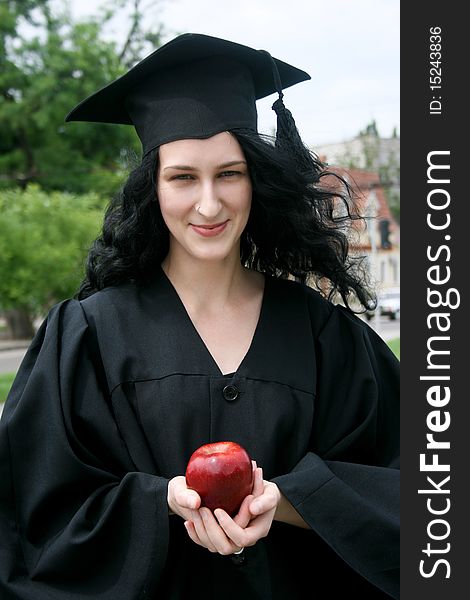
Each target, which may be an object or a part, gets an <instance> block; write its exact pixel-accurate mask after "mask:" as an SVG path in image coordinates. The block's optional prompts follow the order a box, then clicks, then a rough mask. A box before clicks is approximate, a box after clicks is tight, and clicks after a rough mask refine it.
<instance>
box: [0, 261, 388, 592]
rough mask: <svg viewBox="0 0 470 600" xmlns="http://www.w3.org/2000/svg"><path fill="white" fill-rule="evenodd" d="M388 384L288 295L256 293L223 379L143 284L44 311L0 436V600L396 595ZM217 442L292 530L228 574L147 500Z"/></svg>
mask: <svg viewBox="0 0 470 600" xmlns="http://www.w3.org/2000/svg"><path fill="white" fill-rule="evenodd" d="M398 381H399V380H398V361H397V360H396V359H395V357H394V355H393V354H392V353H391V352H390V350H389V349H388V347H387V346H386V344H385V343H384V342H383V341H382V340H381V339H380V338H379V337H378V336H377V335H376V334H375V333H374V332H373V330H372V329H371V328H369V327H368V326H367V324H365V323H364V322H362V321H361V320H360V319H358V318H356V317H355V316H354V315H352V314H350V313H349V312H348V311H347V310H345V309H344V308H343V307H340V306H334V305H332V304H331V303H329V302H327V301H326V300H324V299H323V298H322V297H321V296H320V295H319V294H318V293H317V292H315V291H313V290H312V289H310V288H308V287H307V286H304V285H301V284H299V283H296V282H292V281H284V280H277V279H274V278H270V277H268V278H267V279H266V287H265V293H264V299H263V304H262V309H261V315H260V319H259V322H258V325H257V328H256V332H255V335H254V338H253V341H252V344H251V347H250V349H249V351H248V353H247V355H246V356H245V358H244V359H243V361H242V363H241V365H240V367H239V368H238V370H237V371H236V372H235V373H234V374H233V375H231V376H229V377H227V376H224V375H223V374H222V373H221V371H220V369H219V368H218V366H217V364H216V363H215V361H214V359H213V358H212V356H211V355H210V353H209V351H208V349H207V348H206V346H205V345H204V343H203V341H202V339H201V337H200V336H199V335H198V333H197V331H196V329H195V328H194V326H193V324H192V322H191V321H190V319H189V316H188V314H187V312H186V311H185V309H184V306H183V304H182V302H181V300H180V299H179V297H178V295H177V293H176V290H175V289H174V288H173V286H172V285H171V282H170V281H169V280H168V278H167V277H166V275H165V274H164V272H163V271H162V270H161V269H159V270H158V273H157V275H156V277H155V280H154V281H153V282H152V283H151V284H149V285H146V286H145V287H140V288H139V287H136V286H134V285H132V284H128V285H123V286H116V287H110V288H106V289H104V290H102V291H101V292H98V293H96V294H94V295H93V296H90V297H89V298H87V299H86V300H83V301H81V302H79V301H77V300H66V301H63V302H61V303H59V304H57V305H55V306H54V307H53V308H52V309H51V311H50V313H49V315H48V317H47V319H46V320H45V322H44V323H43V324H42V326H41V327H40V329H39V331H38V333H37V335H36V337H35V338H34V340H33V342H32V344H31V346H30V348H29V350H28V352H27V354H26V356H25V358H24V361H23V363H22V365H21V367H20V369H19V372H18V375H17V377H16V379H15V382H14V384H13V388H12V390H11V393H10V395H9V398H8V401H7V403H6V405H5V409H4V413H3V417H2V421H1V425H0V465H1V467H0V468H1V470H0V508H1V522H0V539H1V550H0V598H2V600H10V599H22V600H23V599H24V600H26V599H28V600H31V599H34V600H46V599H47V600H56V599H60V600H64V599H72V598H73V599H74V600H81V599H85V598H87V599H89V598H99V599H102V600H108V599H109V600H131V599H132V600H134V599H137V598H139V599H140V598H151V599H154V598H164V599H186V598H199V597H204V598H206V599H208V598H217V599H218V598H222V597H224V598H227V599H232V598H234V599H235V598H236V599H237V600H239V599H240V598H244V599H255V598H259V599H263V600H264V599H266V600H268V599H274V598H276V599H286V600H287V599H288V600H291V599H296V598H305V597H306V596H305V591H304V592H303V593H302V589H304V590H305V587H304V586H305V585H306V586H307V588H306V589H307V590H309V592H310V593H309V594H308V595H307V597H312V598H318V599H323V598H325V599H326V598H328V599H330V598H334V599H336V598H343V597H346V594H347V595H348V596H354V597H356V596H357V597H358V598H361V600H365V599H366V598H387V597H390V596H392V597H395V598H396V597H398V589H399V587H398V572H399V571H398V568H399V520H398V511H399V499H398V496H399V471H398V453H399V399H398V398H399V383H398ZM227 385H231V386H233V387H234V388H235V390H233V389H231V390H229V391H230V392H231V393H227V390H226V389H225V388H226V386H227ZM224 390H225V391H224ZM234 396H235V399H234ZM220 440H234V441H236V442H238V443H240V444H242V445H243V446H244V447H245V448H246V449H247V450H248V452H249V454H250V455H251V457H252V458H253V459H255V460H256V461H257V463H258V465H260V466H262V467H263V470H264V477H265V479H270V480H272V481H274V482H276V483H277V485H278V486H279V488H280V489H281V491H282V492H283V493H284V494H285V496H286V497H287V498H288V499H289V500H290V502H291V503H292V504H293V505H294V506H295V508H296V509H297V511H298V512H299V513H300V514H301V515H302V517H303V519H304V520H305V521H306V522H307V523H308V524H309V526H310V527H311V529H303V528H299V527H295V526H292V525H287V524H284V523H279V522H274V523H273V525H272V528H271V530H270V532H269V534H268V536H267V537H266V538H264V539H262V540H260V541H258V542H257V543H256V544H255V546H253V547H250V548H247V549H246V550H245V553H246V561H245V563H244V564H242V565H236V564H234V562H233V561H232V560H231V558H230V557H226V556H221V555H218V554H212V553H210V552H209V551H208V550H206V549H204V548H202V547H200V546H197V545H196V544H194V543H193V542H192V541H191V540H190V539H189V537H188V535H187V533H186V531H185V529H184V526H183V520H182V519H181V518H180V517H178V516H177V515H171V516H169V515H168V507H167V500H166V498H167V484H168V480H169V479H170V478H172V477H174V476H175V475H181V474H184V472H185V467H186V464H187V461H188V459H189V457H190V455H191V453H192V452H193V451H194V450H195V449H196V448H197V447H198V446H200V445H201V444H204V443H208V442H211V441H220Z"/></svg>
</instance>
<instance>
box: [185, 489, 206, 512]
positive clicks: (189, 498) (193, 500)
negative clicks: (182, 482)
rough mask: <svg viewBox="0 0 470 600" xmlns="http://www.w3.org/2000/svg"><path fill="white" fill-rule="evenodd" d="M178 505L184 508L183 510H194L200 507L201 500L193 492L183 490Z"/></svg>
mask: <svg viewBox="0 0 470 600" xmlns="http://www.w3.org/2000/svg"><path fill="white" fill-rule="evenodd" d="M180 503H181V506H184V507H185V508H191V509H193V510H196V509H198V508H199V506H200V505H201V498H200V496H199V494H198V493H197V492H195V491H194V490H185V491H184V493H182V494H181V502H180Z"/></svg>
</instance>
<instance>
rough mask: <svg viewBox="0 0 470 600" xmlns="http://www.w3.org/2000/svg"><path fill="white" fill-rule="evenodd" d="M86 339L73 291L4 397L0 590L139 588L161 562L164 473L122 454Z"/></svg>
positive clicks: (150, 582) (153, 578)
mask: <svg viewBox="0 0 470 600" xmlns="http://www.w3.org/2000/svg"><path fill="white" fill-rule="evenodd" d="M96 348H97V344H94V343H93V335H92V332H91V331H90V327H89V325H88V322H87V320H86V317H85V314H84V311H83V309H82V306H81V304H80V302H78V301H76V300H66V301H64V302H62V303H60V304H57V305H56V306H54V307H53V308H52V309H51V311H50V313H49V315H48V317H47V319H46V320H45V321H44V323H43V324H42V326H41V327H40V329H39V330H38V333H37V335H36V336H35V338H34V340H33V342H32V344H31V346H30V348H29V350H28V352H27V354H26V356H25V358H24V360H23V362H22V365H21V367H20V369H19V371H18V374H17V376H16V379H15V381H14V384H13V387H12V390H11V392H10V394H9V397H8V399H7V402H6V405H5V409H4V412H3V415H2V420H1V422H0V538H1V540H2V541H1V544H0V597H1V598H2V599H3V600H10V599H15V600H19V599H21V600H23V599H24V600H26V599H31V598H34V599H35V600H45V599H46V598H47V600H55V599H60V600H66V599H69V598H73V599H74V600H80V599H82V598H83V599H84V598H87V599H89V598H100V599H102V600H108V599H109V600H111V599H112V600H116V598H119V600H128V599H132V600H135V599H137V598H149V597H151V596H152V589H155V585H156V582H157V581H158V579H159V577H160V574H161V572H162V570H163V567H164V564H165V560H166V555H167V545H168V535H169V534H168V530H169V527H168V507H167V486H168V480H167V479H165V478H162V477H159V476H157V475H155V474H152V473H147V472H138V471H137V469H136V467H135V465H134V464H133V462H132V460H131V458H130V455H129V453H128V451H127V449H126V446H125V444H124V443H123V441H122V438H121V437H120V435H119V429H118V427H117V424H116V422H115V419H114V417H113V412H112V407H111V403H110V400H109V391H108V390H107V389H106V376H105V374H104V372H103V370H102V365H101V361H100V357H99V355H98V354H97V351H96ZM109 351H110V352H112V351H113V349H112V348H110V349H109Z"/></svg>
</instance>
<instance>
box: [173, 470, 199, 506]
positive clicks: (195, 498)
mask: <svg viewBox="0 0 470 600" xmlns="http://www.w3.org/2000/svg"><path fill="white" fill-rule="evenodd" d="M173 485H174V499H175V500H176V502H177V504H178V505H179V506H180V507H181V508H189V509H194V510H195V509H197V508H199V506H200V505H201V498H200V496H199V494H198V493H197V492H196V491H195V490H191V489H189V488H188V487H187V485H186V479H185V478H184V477H183V476H180V477H175V479H174V484H173Z"/></svg>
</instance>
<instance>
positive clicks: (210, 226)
mask: <svg viewBox="0 0 470 600" xmlns="http://www.w3.org/2000/svg"><path fill="white" fill-rule="evenodd" d="M226 223H228V219H227V220H226V221H222V223H214V224H213V225H198V224H197V223H191V225H192V226H193V227H197V228H198V229H208V230H211V229H217V228H218V227H222V225H225V224H226Z"/></svg>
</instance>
